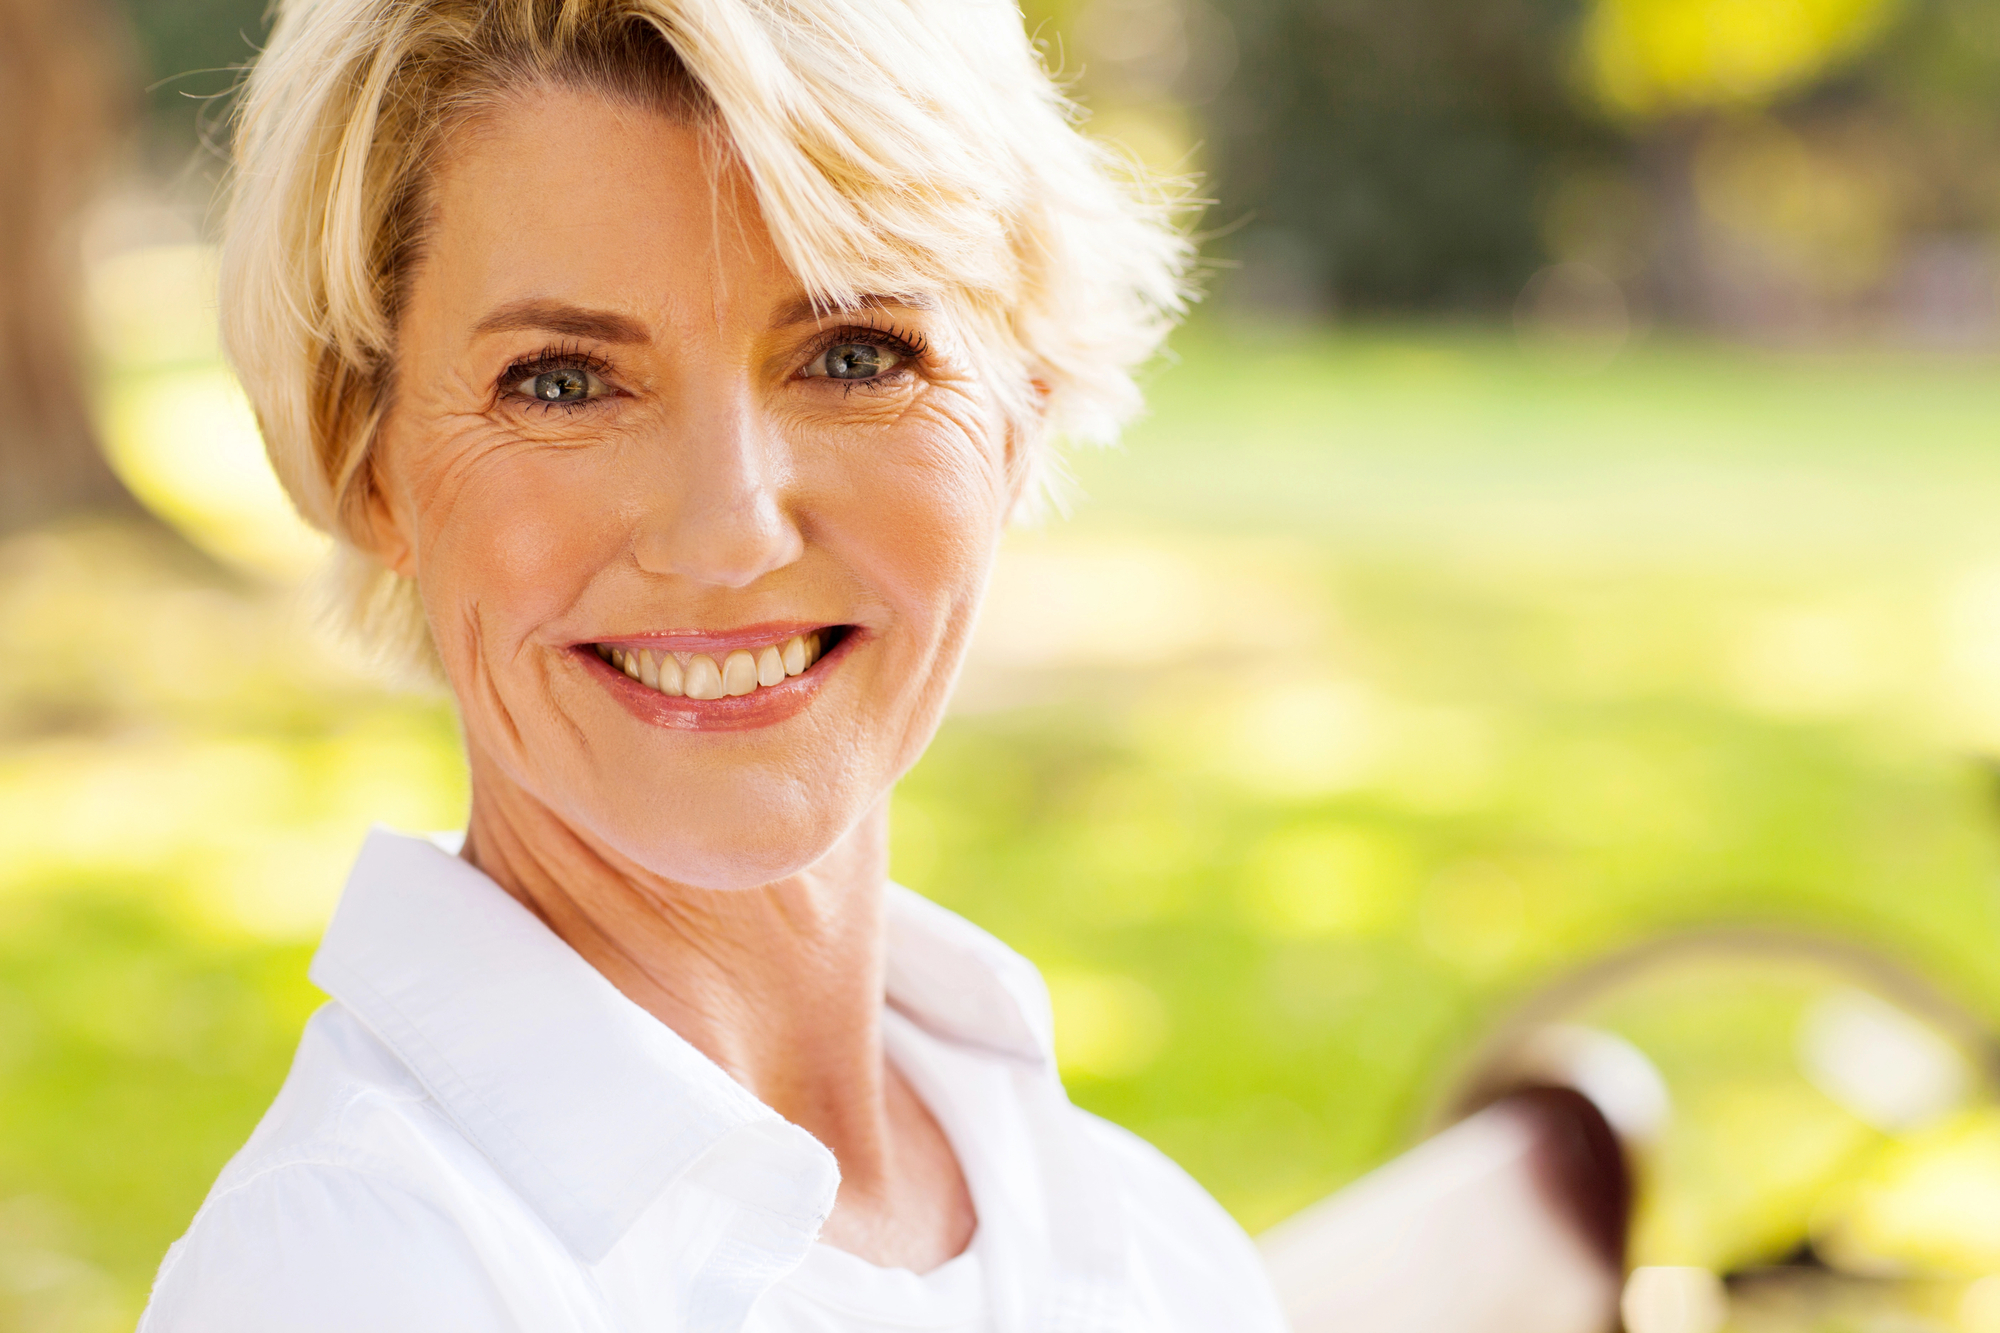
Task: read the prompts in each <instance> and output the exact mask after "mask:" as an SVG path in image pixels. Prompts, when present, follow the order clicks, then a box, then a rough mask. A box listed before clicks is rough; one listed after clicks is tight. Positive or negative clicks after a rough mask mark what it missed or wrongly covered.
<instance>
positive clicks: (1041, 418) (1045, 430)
mask: <svg viewBox="0 0 2000 1333" xmlns="http://www.w3.org/2000/svg"><path fill="white" fill-rule="evenodd" d="M1028 388H1029V390H1030V391H1031V392H1032V394H1033V395H1034V396H1033V398H1032V399H1031V400H1030V405H1031V406H1032V407H1033V408H1034V415H1033V417H1031V418H1030V419H1029V420H1028V421H1026V422H1024V423H1022V424H1020V425H1016V426H1010V427H1008V430H1007V514H1008V517H1009V519H1010V520H1011V519H1012V518H1013V517H1014V516H1016V515H1018V514H1019V513H1020V512H1021V505H1022V500H1023V498H1024V497H1025V496H1026V495H1027V493H1028V484H1029V482H1030V481H1032V480H1033V478H1034V475H1035V472H1036V468H1035V455H1036V453H1037V452H1038V451H1040V450H1042V449H1044V448H1046V447H1047V446H1048V434H1049V395H1050V393H1051V392H1053V391H1052V390H1051V389H1050V387H1049V384H1048V381H1046V380H1041V379H1031V380H1029V381H1028Z"/></svg>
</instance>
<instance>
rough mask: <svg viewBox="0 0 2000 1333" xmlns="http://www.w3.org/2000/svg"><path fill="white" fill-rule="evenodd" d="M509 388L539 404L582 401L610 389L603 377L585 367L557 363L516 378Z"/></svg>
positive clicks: (600, 396)
mask: <svg viewBox="0 0 2000 1333" xmlns="http://www.w3.org/2000/svg"><path fill="white" fill-rule="evenodd" d="M509 391H510V392H512V393H517V394H519V395H520V396H521V397H523V398H532V399H534V400H535V401H536V402H538V403H551V404H566V403H581V402H586V401H588V400H590V399H592V398H602V397H603V396H604V395H605V394H607V393H609V392H610V389H609V387H608V386H607V385H606V384H605V383H604V381H603V380H601V379H599V378H597V376H596V375H594V374H592V373H591V372H590V371H589V370H587V369H585V368H584V367H582V366H557V367H556V368H555V369H553V370H543V371H538V372H536V373H535V374H533V375H527V376H523V377H522V378H520V379H517V380H515V381H513V383H512V384H511V385H510V386H509Z"/></svg>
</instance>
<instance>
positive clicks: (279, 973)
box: [0, 325, 2000, 1329]
mask: <svg viewBox="0 0 2000 1333" xmlns="http://www.w3.org/2000/svg"><path fill="white" fill-rule="evenodd" d="M1176 352H1177V362H1176V364H1174V365H1172V366H1170V367H1168V368H1166V369H1164V370H1163V371H1161V372H1160V373H1159V375H1158V376H1157V377H1156V380H1155V383H1154V384H1153V386H1152V399H1153V404H1154V407H1153V414H1152V416H1151V418H1150V419H1149V420H1148V421H1147V422H1146V423H1144V424H1143V425H1141V426H1140V427H1139V428H1138V429H1137V430H1135V431H1134V432H1133V433H1132V436H1131V438H1130V441H1129V443H1128V445H1127V447H1125V448H1124V449H1123V450H1120V451H1117V452H1108V453H1094V454H1087V455H1082V456H1079V457H1076V458H1074V459H1073V460H1072V467H1073V470H1074V472H1075V474H1076V477H1077V485H1076V487H1075V489H1074V498H1073V502H1072V505H1071V509H1072V512H1071V514H1070V515H1069V516H1068V517H1067V518H1065V519H1051V520H1049V521H1047V522H1045V523H1043V524H1041V525H1040V526H1038V527H1034V528H1029V529H1026V530H1023V531H1021V532H1018V533H1016V534H1015V535H1014V536H1013V537H1012V538H1011V539H1010V542H1009V548H1008V550H1007V552H1006V554H1005V556H1004V558H1003V563H1002V568H1001V570H1000V572H999V574H998V576H997V578H996V584H995V588H994V592H993V597H992V601H991V603H990V605H989V614H988V616H987V619H986V623H985V624H984V625H983V627H982V630H981V635H980V639H979V642H978V645H977V646H976V648H975V655H974V661H973V662H972V663H971V665H970V666H969V667H968V670H967V674H966V677H965V680H964V681H963V683H962V690H961V695H960V700H959V703H958V705H957V706H956V708H955V710H954V713H953V716H952V717H951V718H950V720H949V721H948V722H947V724H946V726H945V728H944V730H943V732H942V734H941V735H940V736H939V738H938V741H937V743H936V744H935V745H934V747H933V748H932V750H931V752H930V754H929V755H928V756H927V757H926V758H925V759H924V761H923V762H922V763H921V764H920V765H919V767H918V768H917V769H916V770H915V771H914V772H913V773H912V774H911V775H910V776H909V778H908V779H907V780H906V781H905V782H904V784H903V786H902V787H901V789H900V790H899V792H898V795H897V798H896V804H895V814H894V837H895V847H894V856H895V872H896V874H897V875H898V877H899V878H902V879H903V880H905V881H906V882H908V883H910V884H912V885H913V886H914V887H916V888H918V889H920V890H922V891H924V892H926V893H929V894H931V895H933V896H935V897H936V898H938V899H939V900H941V901H943V902H945V903H946V904H948V905H950V906H952V907H954V908H956V909H958V910H960V911H963V912H965V913H966V914H968V915H969V916H971V917H972V918H973V919H974V920H976V921H979V922H980V923H981V924H983V925H986V926H987V927H989V928H990V929H992V930H994V931H995V932H997V933H998V934H999V935H1001V937H1002V938H1004V939H1007V940H1008V941H1009V942H1011V943H1013V944H1015V945H1016V946H1017V947H1019V948H1021V949H1022V950H1023V951H1024V952H1026V953H1027V954H1029V955H1030V956H1031V957H1032V958H1034V959H1035V960H1036V961H1037V962H1038V963H1039V964H1041V965H1042V966H1043V967H1044V969H1045V970H1046V971H1047V972H1048V974H1049V976H1050V980H1051V985H1052V990H1053V993H1054V995H1055V998H1056V1002H1057V1007H1058V1021H1059V1028H1060V1034H1061V1041H1062V1053H1063V1057H1064V1063H1065V1066H1066V1070H1067V1073H1068V1075H1069V1078H1070V1080H1071V1085H1072V1091H1073V1095H1074V1096H1075V1098H1076V1099H1077V1100H1078V1101H1079V1102H1080V1103H1082V1104H1083V1105H1085V1106H1088V1107H1090V1108H1091V1109H1093V1110H1097V1111H1099V1112H1101V1113H1103V1114H1106V1115H1108V1116H1110V1117H1112V1118H1113V1119H1116V1120H1119V1121H1121V1122H1123V1123H1126V1124H1128V1125H1130V1126H1132V1127H1133V1128H1135V1129H1136V1130H1138V1131H1139V1132H1141V1133H1142V1134H1145V1135H1147V1136H1148V1137H1150V1138H1152V1139H1153V1140H1154V1141H1156V1142H1157V1143H1159V1144H1160V1145H1161V1146H1162V1147H1163V1148H1165V1149H1166V1150H1167V1151H1168V1152H1170V1153H1171V1154H1173V1155H1174V1156H1175V1157H1176V1158H1177V1159H1179V1160H1180V1161H1181V1162H1183V1163H1184V1164H1185V1165H1186V1166H1188V1167H1189V1169H1190V1170H1192V1171H1193V1172H1194V1173H1195V1174H1196V1175H1197V1176H1198V1177H1199V1178H1201V1179H1202V1180H1203V1181H1204V1182H1205V1183H1206V1184H1207V1185H1209V1186H1210V1187H1211V1188H1212V1189H1213V1190H1215V1191H1216V1193H1217V1194H1218V1195H1219V1197H1221V1199H1222V1200H1223V1202H1224V1203H1225V1204H1227V1205H1228V1206H1229V1207H1230V1208H1231V1209H1232V1210H1233V1211H1234V1212H1235V1213H1236V1214H1237V1216H1239V1217H1240V1218H1241V1219H1242V1220H1243V1221H1244V1222H1245V1224H1246V1225H1248V1226H1250V1227H1252V1228H1253V1229H1255V1228H1261V1227H1263V1226H1266V1225H1268V1224H1270V1223H1272V1222H1274V1221H1276V1220H1278V1219H1279V1218H1281V1217H1282V1216H1284V1215H1286V1214H1287V1213H1289V1212H1290V1211H1292V1210H1293V1209H1295V1208H1297V1207H1299V1206H1301V1205H1303V1204H1305V1203H1307V1202H1310V1201H1311V1200H1312V1199H1314V1198H1316V1197H1317V1196H1319V1195H1320V1194H1322V1193H1324V1192H1325V1191H1327V1190H1329V1189H1331V1188H1333V1187H1335V1186H1337V1185H1339V1184H1340V1183H1342V1182H1343V1181H1345V1180H1348V1179H1350V1178H1352V1177H1353V1176H1355V1175H1356V1174H1358V1173H1360V1172H1361V1171H1363V1170H1365V1169H1366V1168H1367V1167H1368V1166H1370V1165H1371V1164H1373V1163H1374V1162H1376V1161H1378V1160H1380V1159H1381V1158H1382V1157H1384V1156H1385V1155H1387V1154H1388V1153H1390V1152H1392V1151H1393V1150H1394V1149H1395V1148H1396V1147H1397V1146H1399V1145H1400V1144H1401V1143H1402V1142H1404V1141H1405V1140H1406V1138H1407V1136H1408V1135H1409V1134H1411V1133H1412V1132H1414V1131H1415V1129H1416V1128H1417V1127H1418V1125H1419V1124H1420V1122H1421V1119H1422V1116H1423V1114H1424V1113H1425V1111H1426V1109H1427V1108H1428V1106H1429V1104H1430V1101H1431V1099H1432V1098H1433V1097H1434V1096H1435V1095H1436V1093H1437V1091H1438V1089H1439V1087H1440V1086H1441V1081H1442V1080H1444V1079H1446V1078H1447V1077H1448V1076H1449V1074H1450V1072H1451V1070H1452V1068H1453V1063H1454V1061H1455V1060H1456V1059H1457V1058H1458V1057H1459V1056H1460V1055H1461V1054H1462V1053H1463V1052H1464V1051H1465V1050H1466V1049H1467V1048H1468V1046H1469V1044H1470V1042H1471V1041H1472V1040H1473V1038H1474V1037H1475V1036H1476V1035H1477V1034H1478V1033H1479V1032H1480V1031H1481V1030H1482V1029H1483V1027H1484V1026H1485V1025H1486V1024H1488V1023H1490V1022H1491V1021H1492V1020H1493V1018H1494V1016H1495V1015H1496V1013H1497V1012H1499V1010H1500V1009H1501V1008H1502V1007H1504V1005H1506V1004H1507V1003H1508V1002H1509V1001H1510V1000H1512V999H1513V998H1515V997H1518V996H1520V995H1521V994H1523V993H1525V992H1526V991H1527V990H1529V989H1531V988H1532V987H1533V986H1535V985H1536V984H1537V983H1538V982H1539V981H1541V980H1543V979H1546V978H1547V977H1549V976H1551V975H1553V974H1554V973H1556V972H1558V971H1560V970H1561V969H1563V968H1565V967H1567V966H1571V965H1574V964H1576V963H1578V962H1580V961H1582V960H1585V959H1588V958H1590V957H1593V956H1595V955H1597V954H1599V953H1600V952H1602V951H1603V950H1605V949H1608V948H1611V947H1615V946H1617V945H1619V944H1621V943H1624V942H1627V941H1631V940H1634V939H1637V938H1641V937H1643V936H1645V935H1647V934H1649V933H1651V932H1654V931H1658V930H1663V929H1670V928H1674V927H1678V926H1682V925H1688V924H1693V923H1700V922H1709V921H1715V920H1719V919H1721V920H1777V921H1784V922H1791V923H1796V924H1800V925H1805V926H1809V927H1812V928H1815V929H1820V930H1825V931H1832V932H1838V933H1843V934H1847V935H1851V936H1854V937H1857V938H1862V939H1866V940H1868V941H1871V942H1872V943H1874V944H1876V945H1878V946H1880V947H1882V948H1884V949H1885V950H1888V951H1889V952H1891V953H1893V954H1896V955H1898V956H1901V957H1903V958H1906V959H1908V960H1911V961H1913V962H1914V963H1916V964H1917V965H1918V966H1920V967H1921V968H1922V969H1923V970H1925V971H1926V972H1927V973H1929V974H1930V975H1932V976H1934V977H1936V978H1938V979H1939V980H1940V981H1941V983H1942V984H1944V985H1945V986H1947V987H1948V988H1950V989H1952V990H1954V991H1956V992H1957V993H1958V994H1960V995H1962V996H1964V997H1965V998H1967V1000H1968V1001H1969V1002H1970V1003H1971V1004H1973V1005H1974V1006H1975V1007H1976V1008H1977V1009H1979V1010H1980V1011H1981V1012H1982V1013H1984V1014H1987V1015H1989V1016H1995V1017H2000V981H1996V980H1995V979H1994V978H1993V975H1992V973H1993V969H1992V967H1991V963H1990V960H1991V959H1992V958H1993V957H1994V956H1995V951H1996V948H1997V947H2000V898H1996V895H1995V892H1994V888H1995V872H1996V869H2000V857H1996V839H1995V826H1994V819H1995V812H1996V810H2000V806H1996V804H1995V791H1994V786H1993V778H1992V775H1991V772H1990V770H1989V767H1988V764H1987V761H1986V759H1985V758H1984V756H1985V755H1986V754H1987V753H1988V752H1989V751H1991V750H1993V749H1995V748H1996V747H2000V526H1996V522H1995V520H1996V518H2000V450H1995V449H1994V448H1993V447H1992V446H1993V443H1994V435H1995V432H1996V428H2000V382H1996V377H1995V375H1994V370H1995V367H1994V365H1993V364H1992V363H1991V362H1988V361H1984V360H1977V359H1951V358H1945V357H1924V356H1918V355H1914V354H1910V353H1904V352H1895V351H1854V352H1847V353H1842V354H1839V355H1833V354H1807V353H1784V352H1776V351H1763V352H1758V351H1751V350H1746V349H1743V348H1737V347H1722V346H1713V345H1703V344H1698V343H1680V342H1675V341H1672V340H1666V339H1659V340H1655V341H1653V342H1650V343H1646V344H1642V345H1640V346H1638V347H1635V348H1633V349H1630V350H1628V351H1627V352H1626V353H1625V354H1624V355H1623V356H1621V357H1620V358H1619V359H1618V360H1616V361H1614V362H1613V363H1612V364H1611V365H1609V366H1608V367H1605V368H1603V369H1601V370H1597V371H1595V372H1593V373H1589V374H1585V373H1582V372H1581V371H1579V370H1578V369H1577V368H1575V367H1573V366H1568V365H1565V364H1564V363H1563V362H1562V361H1560V360H1557V359H1551V358H1549V357H1546V356H1543V355H1541V354H1538V353H1536V352H1535V351H1533V350H1532V349H1523V348H1521V347H1519V346H1517V345H1516V343H1515V342H1514V340H1513V339H1512V338H1511V336H1502V335H1499V334H1497V333H1494V332H1491V331H1485V330H1480V329H1474V328H1466V329H1453V328H1417V327H1413V328H1393V327H1391V328H1375V329H1365V328H1364V329H1357V330H1350V331H1343V332H1337V333H1316V332H1299V331H1295V332H1292V333H1285V334H1265V333H1253V332H1249V331H1245V330H1230V329H1225V328H1222V327H1220V326H1217V325H1208V326H1204V327H1200V328H1196V329H1194V330H1191V331H1190V332H1188V333H1187V334H1185V335H1184V336H1183V337H1182V338H1180V339H1179V340H1178V342H1177V344H1176ZM308 622H309V617H308V616H307V615H306V614H304V611H303V610H302V607H301V604H300V601H299V598H298V595H297V594H296V593H295V592H293V591H290V590H287V589H282V588H277V587H274V586H272V585H270V584H267V583H262V582H259V581H257V580H256V579H254V578H252V577H250V576H247V575H242V574H236V573H231V572H229V571H228V570H226V569H224V568H222V567H220V566H217V565H215V564H213V563H212V562H209V561H207V560H205V559H204V558H202V557H200V556H199V555H197V554H195V553H194V552H192V551H191V550H189V549H187V548H185V547H182V546H180V545H178V544H177V543H176V542H175V541H173V540H171V539H169V538H167V537H165V536H163V535H161V534H159V533H154V532H148V531H146V530H143V529H138V528H131V527H106V526H80V527H70V528H63V529H50V530H44V531H40V532H35V533H30V534H26V535H23V536H20V537H16V538H13V539H11V540H9V541H8V542H6V543H5V544H4V545H0V848H4V850H3V851H0V922H4V928H0V1201H6V1202H4V1203H0V1329H12V1328H20V1329H28V1328H35V1329H94V1328H100V1327H102V1328H109V1327H113V1326H116V1325H118V1324H120V1323H121V1322H122V1323H125V1324H129V1322H130V1319H131V1318H132V1316H133V1315H134V1314H135V1313H136V1310H137V1308H138V1306H139V1304H140V1303H141V1302H142V1301H143V1298H144V1292H145V1289H146V1284H147V1282H148V1280H149V1279H150V1275H151V1271H152V1268H153V1266H154V1264H155V1263H156V1262H157V1259H158V1257H159V1255H160V1253H161V1252H162V1251H163V1250H164V1248H165V1247H166V1245H167V1243H168V1242H169V1241H171V1240H172V1238H173V1237H174V1236H175V1235H176V1234H178V1232H179V1230H180V1229H181V1228H182V1227H183V1226H184V1225H185V1224H186V1221H187V1219H188V1218H189V1217H190V1216H191V1215H192V1213H193V1210H194V1208H195V1206H196V1205H197V1204H198V1202H199V1200H200V1197H201V1194H202V1192H203V1191H204V1189H205V1188H206V1185H207V1182H208V1181H209V1180H210V1179H211V1178H212V1176H213V1174H214V1172H215V1171H216V1169H218V1168H219V1167H220V1165H221V1163H222V1162H223V1160H224V1159H225V1158H226V1157H227V1156H228V1154H229V1153H230V1152H231V1151H233V1149H234V1147H235V1146H236V1145H237V1144H239V1143H240V1142H241V1140H242V1139H243V1137H244V1136H245V1135H247V1133H248V1132H249V1130H250V1127H251V1126H252V1125H253V1124H254V1122H255V1119H256V1117H257V1115H258V1114H259V1113H260V1111H261V1110H262V1108H263V1106H264V1104H265V1103H266V1102H267V1100H268V1098H269V1096H270V1095H271V1093H272V1092H273V1091H274V1090H275V1088H276V1086H277V1083H278V1081H279V1080H280V1079H281V1078H282V1075H283V1070H284V1067H285V1063H286V1060H287V1057H288V1054H289V1050H290V1046H291V1043H292V1041H293V1040H294V1038H295V1035H296V1032H297V1029H298V1026H299V1025H300V1024H301V1023H302V1022H303V1021H304V1018H305V1016H306V1015H307V1013H309V1012H310V1010H311V1009H312V1007H313V1006H314V1004H315V1003H317V1002H318V997H316V996H315V995H314V993H313V992H312V991H311V989H310V987H309V986H308V985H307V984H306V982H305V981H304V977H303V973H304V963H305V959H306V958H307V957H308V956H309V952H310V941H311V938H312V935H313V933H314V932H315V930H316V928H317V925H318V923H319V922H320V921H321V920H323V918H324V914H325V912H326V910H327V909H328V907H329V906H330V903H331V901H332V896H333V894H334V893H335V892H336V891H337V888H338V884H339V881H340V878H341V876H342V874H343V873H344V870H345V866H346V862H347V860H348V858H349V857H350V856H351V855H352V852H353V850H354V848H355V847H356V846H358V844H359V841H360V838H361V836H362V833H363V832H364V830H365V827H366V825H367V824H368V822H370V821H371V820H381V821H385V822H389V823H392V824H398V825H401V826H405V827H438V826H447V825H450V824H451V823H453V822H454V821H455V820H457V819H459V818H460V817H461V816H462V810H463V805H464V800H465V791H464V783H463V778H462V776H461V775H460V774H459V772H458V770H457V766H456V758H455V744H456V742H455V736H454V728H453V723H452V719H451V717H450V714H449V711H448V709H447V708H446V707H445V706H444V705H443V704H442V703H441V702H440V701H437V700H430V699H422V698H412V697H410V696H407V695H397V694H394V693H390V692H388V691H386V690H384V689H382V688H381V687H379V686H377V685H375V684H373V683H372V682H371V681H370V679H369V678H368V676H367V675H366V673H365V671H363V670H362V668H361V667H360V666H359V665H357V664H356V663H355V662H353V661H352V660H350V659H349V658H347V657H346V656H344V655H343V654H342V653H341V652H340V651H339V650H337V649H336V648H334V647H333V646H331V645H329V644H328V643H327V642H326V641H325V640H323V639H322V638H321V637H319V636H318V635H317V634H316V633H315V632H314V631H313V630H312V628H311V627H310V624H309V623H308ZM1739 1167H1740V1163H1737V1162H1733V1161H1732V1162H1726V1163H1722V1164H1720V1165H1717V1164H1714V1163H1710V1164H1709V1165H1707V1166H1703V1167H1701V1168H1700V1169H1701V1170H1706V1171H1710V1172H1715V1171H1722V1170H1731V1171H1733V1170H1737V1169H1739Z"/></svg>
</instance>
